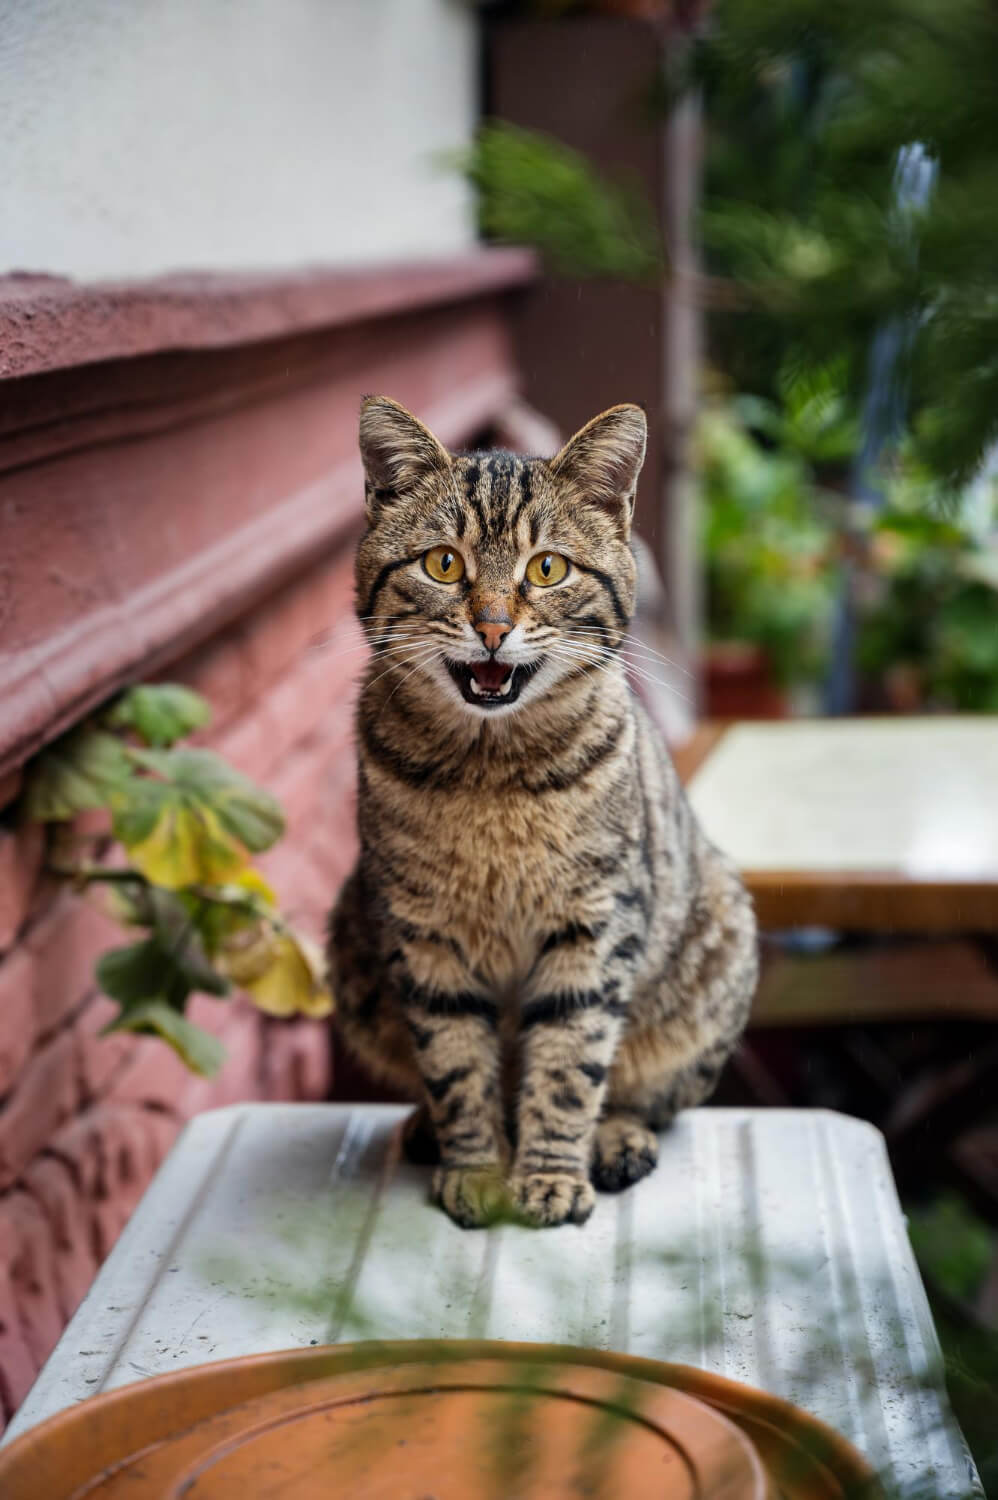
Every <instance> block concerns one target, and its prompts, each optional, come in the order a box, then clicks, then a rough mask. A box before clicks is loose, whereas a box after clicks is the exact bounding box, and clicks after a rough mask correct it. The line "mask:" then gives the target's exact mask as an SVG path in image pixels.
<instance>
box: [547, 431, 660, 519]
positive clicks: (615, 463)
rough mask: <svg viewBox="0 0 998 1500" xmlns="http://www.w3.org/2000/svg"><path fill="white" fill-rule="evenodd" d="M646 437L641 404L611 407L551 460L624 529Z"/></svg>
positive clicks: (555, 468)
mask: <svg viewBox="0 0 998 1500" xmlns="http://www.w3.org/2000/svg"><path fill="white" fill-rule="evenodd" d="M647 441H648V424H647V422H646V421H645V414H644V412H643V411H642V410H641V408H640V406H632V405H630V404H626V405H623V406H611V407H610V409H609V411H605V412H602V413H601V414H600V416H598V417H593V419H592V421H591V422H587V423H586V425H585V427H583V428H582V429H581V430H580V431H579V432H577V433H576V434H575V436H574V437H573V438H569V440H568V442H567V443H566V444H565V446H564V448H562V450H561V452H560V453H559V454H558V455H557V457H555V458H553V459H552V460H551V472H552V473H553V474H554V476H555V478H556V479H559V480H561V481H562V483H565V484H569V485H571V487H572V489H573V490H575V491H576V493H577V494H578V497H579V499H580V500H584V501H586V500H587V501H589V502H590V503H591V504H594V505H598V506H599V507H600V509H601V510H604V511H606V512H607V514H608V515H610V516H611V517H612V518H613V519H614V520H615V521H617V522H618V523H619V525H620V526H621V529H622V530H623V531H624V532H625V533H626V531H627V530H628V529H629V527H630V524H631V516H632V515H633V513H634V495H635V491H636V490H637V486H638V475H639V474H640V473H641V465H642V464H643V463H644V461H645V445H646V443H647Z"/></svg>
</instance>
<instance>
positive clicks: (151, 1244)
mask: <svg viewBox="0 0 998 1500" xmlns="http://www.w3.org/2000/svg"><path fill="white" fill-rule="evenodd" d="M404 1115H405V1110H402V1109H397V1108H395V1107H394V1106H382V1105H363V1106H351V1105H281V1104H246V1105H239V1106H235V1107H233V1108H231V1109H223V1110H217V1111H213V1112H210V1113H207V1114H204V1115H201V1116H199V1117H198V1118H197V1119H195V1120H194V1121H193V1123H192V1124H191V1125H189V1126H188V1128H187V1130H186V1131H185V1132H184V1134H183V1136H182V1137H181V1139H180V1141H179V1142H178V1143H177V1145H176V1146H175V1147H174V1150H173V1151H172V1153H171V1154H170V1156H169V1158H168V1159H167V1161H166V1163H165V1164H164V1166H163V1167H162V1168H161V1170H160V1172H159V1174H158V1175H157V1177H156V1179H155V1181H154V1182H153V1184H152V1186H151V1188H150V1189H149V1191H148V1193H147V1194H146V1196H145V1198H144V1199H143V1201H142V1203H141V1204H140V1206H139V1208H138V1210H137V1211H136V1213H135V1214H134V1216H133V1218H132V1219H131V1221H130V1223H129V1224H128V1226H127V1228H126V1229H125V1231H124V1233H123V1234H122V1236H121V1239H120V1240H119V1241H118V1244H117V1245H116V1247H115V1249H114V1251H113V1252H112V1254H111V1255H110V1257H109V1258H108V1260H107V1262H106V1263H105V1265H104V1267H103V1269H102V1270H101V1272H100V1274H99V1276H98V1278H97V1280H96V1282H95V1283H94V1286H93V1288H92V1289H91V1291H90V1293H89V1295H88V1296H87V1298H86V1300H85V1301H84V1303H83V1305H82V1306H81V1307H80V1309H79V1311H78V1312H77V1314H76V1316H75V1317H74V1319H73V1321H72V1323H71V1324H70V1326H69V1328H68V1329H67V1331H66V1333H65V1334H64V1336H63V1338H62V1340H61V1341H60V1343H59V1345H58V1347H57V1348H56V1350H55V1352H54V1353H53V1355H52V1357H51V1358H50V1360H49V1361H48V1363H47V1365H46V1366H45V1368H44V1370H43V1371H42V1372H41V1374H40V1376H39V1378H38V1380H37V1382H36V1384H35V1386H34V1388H33V1390H32V1391H31V1393H30V1394H29V1396H28V1398H27V1400H26V1401H25V1403H24V1405H23V1407H22V1408H21V1410H20V1412H19V1413H18V1415H17V1416H16V1418H15V1420H14V1422H13V1423H12V1424H11V1427H10V1429H9V1432H8V1437H13V1436H16V1435H17V1434H18V1433H20V1432H23V1431H24V1430H25V1429H26V1428H28V1427H29V1426H31V1425H32V1424H33V1423H36V1422H39V1421H41V1420H42V1419H43V1418H44V1417H47V1416H49V1415H51V1414H52V1413H53V1412H56V1411H59V1410H61V1409H62V1408H63V1407H65V1406H67V1405H69V1404H70V1403H72V1402H76V1401H82V1400H84V1399H85V1398H86V1397H87V1396H90V1395H93V1394H95V1393H96V1392H98V1391H105V1390H110V1389H113V1388H114V1387H116V1386H121V1385H126V1384H128V1383H129V1382H130V1381H134V1380H138V1379H141V1378H144V1377H146V1376H151V1375H158V1374H161V1373H163V1372H165V1371H169V1370H176V1369H177V1368H179V1367H180V1366H183V1365H192V1364H200V1363H202V1362H204V1361H206V1360H217V1359H224V1358H228V1357H231V1356H234V1355H242V1354H248V1353H256V1352H262V1351H265V1350H272V1349H282V1348H288V1347H291V1346H295V1345H299V1346H300V1345H309V1344H313V1343H318V1344H324V1343H341V1342H346V1341H352V1340H357V1339H367V1338H384V1339H405V1338H468V1337H473V1338H494V1339H517V1340H528V1341H537V1342H542V1343H566V1344H576V1345H584V1346H587V1347H592V1348H599V1349H613V1350H617V1351H619V1352H625V1353H632V1354H638V1355H645V1356H649V1357H652V1358H657V1359H665V1360H670V1361H681V1362H684V1363H689V1364H694V1365H699V1366H701V1367H703V1368H705V1369H710V1370H714V1371H717V1372H719V1373H721V1374H724V1375H727V1376H730V1377H732V1378H733V1379H736V1380H744V1381H748V1382H750V1383H751V1384H753V1385H757V1386H762V1387H764V1388H765V1389H767V1390H769V1391H772V1392H775V1393H777V1394H778V1395H781V1396H784V1397H786V1398H788V1399H789V1400H791V1401H795V1402H797V1403H799V1404H800V1405H801V1406H804V1407H806V1408H808V1409H809V1410H810V1411H812V1412H814V1413H815V1414H816V1415H817V1416H819V1417H821V1418H823V1419H824V1420H825V1421H827V1422H829V1423H831V1424H832V1425H833V1426H835V1427H838V1428H839V1429H841V1430H842V1431H843V1432H845V1433H846V1435H847V1436H849V1437H850V1438H851V1439H852V1440H853V1442H855V1443H856V1444H857V1446H858V1447H859V1448H860V1449H862V1451H863V1452H864V1453H866V1455H867V1456H868V1458H869V1459H870V1460H871V1461H872V1462H873V1463H874V1464H875V1465H876V1466H877V1467H878V1469H880V1470H881V1471H882V1472H884V1473H885V1475H887V1476H888V1477H889V1478H890V1479H891V1480H892V1481H893V1482H894V1484H896V1485H897V1487H898V1489H899V1490H900V1491H901V1493H905V1492H907V1493H912V1492H913V1491H914V1490H915V1489H916V1488H917V1487H918V1486H919V1485H921V1484H924V1482H925V1481H926V1478H927V1476H929V1475H930V1474H931V1475H932V1477H933V1480H934V1485H935V1488H934V1490H933V1494H935V1495H938V1496H951V1495H952V1496H962V1495H966V1494H971V1493H976V1494H979V1493H980V1490H979V1489H978V1488H975V1487H976V1485H977V1480H976V1476H975V1474H974V1471H973V1467H972V1465H971V1463H970V1460H969V1458H968V1456H967V1453H966V1449H965V1446H964V1443H963V1440H962V1438H961V1435H960V1433H959V1430H958V1428H957V1427H956V1425H955V1423H954V1420H953V1418H952V1416H951V1414H950V1412H949V1409H948V1406H947V1403H946V1400H945V1397H944V1395H943V1394H942V1390H941V1377H940V1372H939V1350H938V1345H937V1341H936V1336H935V1332H934V1329H933V1326H932V1321H931V1317H930V1314H929V1309H928V1305H927V1303H926V1299H925V1294H924V1291H923V1288H922V1285H921V1282H920V1280H919V1276H918V1272H917V1270H916V1267H915V1263H914V1260H913V1258H912V1254H911V1250H910V1248H909V1244H908V1240H907V1236H906V1233H905V1227H904V1221H903V1218H902V1215H901V1211H900V1208H899V1205H898V1201H897V1196H896V1193H895V1190H894V1184H893V1180H892V1178H891V1173H890V1168H889V1166H888V1161H887V1155H886V1152H885V1150H884V1145H883V1141H882V1139H881V1137H880V1135H879V1134H878V1132H877V1131H876V1130H874V1129H873V1128H872V1127H871V1126H869V1125H866V1124H864V1123H862V1122H860V1121H857V1120H852V1119H848V1118H846V1117H845V1116H841V1115H835V1114H830V1113H827V1112H824V1111H811V1110H739V1109H702V1110H698V1111H695V1112H693V1113H689V1114H685V1115H683V1116H681V1117H680V1119H679V1121H678V1122H677V1124H676V1126H675V1127H674V1128H673V1129H672V1130H671V1131H670V1132H669V1133H668V1134H667V1135H665V1136H664V1137H663V1144H662V1154H661V1160H660V1163H659V1166H658V1168H657V1170H656V1171H655V1172H654V1173H653V1174H652V1175H651V1176H650V1177H648V1178H646V1179H645V1181H644V1182H642V1183H640V1184H639V1185H638V1186H637V1187H636V1188H634V1189H632V1190H631V1191H629V1192H627V1193H624V1194H622V1195H620V1196H619V1197H601V1198H600V1200H599V1202H598V1205H597V1208H596V1210H595V1212H594V1214H593V1217H592V1218H591V1220H590V1221H589V1223H588V1224H587V1225H586V1226H585V1227H584V1228H582V1229H579V1228H576V1227H575V1226H565V1227H563V1228H561V1229H554V1230H543V1231H537V1230H528V1229H524V1228H520V1227H517V1226H512V1225H502V1226H498V1227H496V1228H493V1229H490V1230H488V1231H479V1232H468V1231H462V1230H459V1229H457V1228H455V1227H454V1225H453V1224H451V1223H450V1221H449V1220H448V1219H447V1218H446V1217H445V1216H444V1215H443V1214H442V1213H440V1212H439V1211H438V1210H437V1209H434V1208H432V1207H431V1206H430V1205H429V1204H428V1202H427V1196H426V1193H427V1173H426V1171H425V1170H423V1169H420V1168H416V1167H413V1166H410V1165H409V1164H407V1163H406V1162H404V1161H403V1160H401V1159H400V1157H399V1149H398V1125H399V1122H400V1121H401V1119H402V1118H404Z"/></svg>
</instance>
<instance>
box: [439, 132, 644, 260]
mask: <svg viewBox="0 0 998 1500" xmlns="http://www.w3.org/2000/svg"><path fill="white" fill-rule="evenodd" d="M448 161H449V162H450V164H451V165H453V166H456V167H458V169H459V170H460V171H461V172H462V173H463V174H464V176H465V177H466V178H467V179H468V181H469V182H470V183H471V185H472V187H473V188H474V190H475V193H476V195H477V199H478V212H479V218H480V222H481V226H482V229H483V231H484V232H485V234H486V235H488V236H489V237H490V238H491V239H494V240H498V241H499V242H501V243H503V244H516V245H532V246H533V247H534V248H535V249H536V250H538V251H539V252H540V254H541V256H542V257H543V259H544V262H545V264H546V265H547V267H548V268H549V270H551V271H553V272H555V273H556V274H558V275H561V276H570V277H578V278H587V277H597V276H605V277H612V278H616V279H618V280H621V281H639V282H641V281H650V280H654V279H655V278H656V277H657V276H660V275H661V273H662V252H661V247H660V243H659V240H658V237H657V234H656V230H655V226H654V222H653V220H652V217H651V211H650V209H649V207H648V205H647V203H646V202H645V200H644V199H643V197H642V195H641V193H640V192H639V191H637V190H629V189H628V188H627V187H626V186H622V185H620V184H617V183H610V182H607V181H605V180H604V179H603V178H602V177H601V176H600V175H599V173H598V172H596V171H595V169H594V168H593V167H592V166H591V165H590V163H589V162H588V161H587V160H586V158H585V157H584V156H581V155H579V153H578V152H576V151H571V150H569V148H568V147H567V146H563V145H561V144H560V142H558V141H556V140H554V139H553V138H551V137H550V136H544V135H539V134H537V133H536V132H534V131H529V130H521V129H519V128H517V127H516V126H513V125H508V124H505V123H503V122H502V121H494V122H492V123H490V124H486V125H484V126H483V127H482V129H481V130H480V131H479V133H478V136H477V138H476V140H475V143H474V145H473V146H472V147H471V148H470V149H469V150H468V151H464V152H460V153H458V154H456V155H453V156H451V157H449V158H448Z"/></svg>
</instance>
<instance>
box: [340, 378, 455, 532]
mask: <svg viewBox="0 0 998 1500" xmlns="http://www.w3.org/2000/svg"><path fill="white" fill-rule="evenodd" d="M360 456H361V458H362V459H363V461H364V475H365V479H366V483H365V486H364V491H365V503H366V505H367V514H368V518H369V519H370V520H371V521H373V520H375V519H376V517H377V516H378V515H379V514H380V512H381V511H382V510H383V509H384V508H385V507H386V506H388V505H391V504H392V503H393V502H394V501H396V500H398V499H400V498H401V497H402V496H403V495H405V494H407V493H408V492H409V491H410V490H411V489H413V488H414V486H415V485H417V484H418V483H419V482H420V480H422V479H426V478H427V477H428V476H430V475H432V474H440V475H444V474H447V473H448V472H449V471H450V455H449V454H448V452H447V449H446V448H445V447H444V446H443V444H442V443H439V442H438V441H437V439H436V438H435V437H434V436H433V433H432V432H431V431H430V429H429V428H428V427H424V426H423V424H422V422H419V421H417V419H416V418H415V417H414V416H413V415H412V412H410V411H406V409H405V407H404V406H400V405H399V403H398V402H397V401H392V400H391V399H390V398H389V397H388V396H365V397H364V400H363V402H362V403H361V408H360Z"/></svg>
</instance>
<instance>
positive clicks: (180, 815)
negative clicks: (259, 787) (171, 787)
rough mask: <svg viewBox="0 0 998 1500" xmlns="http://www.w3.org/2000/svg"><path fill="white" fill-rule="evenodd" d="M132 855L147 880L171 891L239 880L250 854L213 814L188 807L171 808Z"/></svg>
mask: <svg viewBox="0 0 998 1500" xmlns="http://www.w3.org/2000/svg"><path fill="white" fill-rule="evenodd" d="M129 853H130V855H131V858H132V863H133V864H134V865H135V867H136V869H138V870H140V871H141V872H142V874H143V875H144V876H145V877H146V879H147V880H151V881H152V883H153V884H154V885H160V886H163V887H165V889H166V890H170V891H177V890H181V889H182V888H183V887H184V886H187V885H199V884H203V885H220V884H222V883H224V882H225V881H231V880H235V879H236V877H237V876H238V875H239V874H240V873H241V871H242V870H243V868H244V867H245V864H246V851H245V849H244V848H243V847H242V845H241V844H238V843H237V842H236V840H235V839H234V838H232V837H231V835H229V834H227V833H226V832H225V830H224V828H223V827H222V825H221V823H220V822H219V820H218V818H217V817H216V815H215V813H214V812H212V810H211V808H209V807H203V806H202V807H198V808H194V807H192V806H190V805H189V804H187V803H184V802H172V801H171V802H169V803H168V804H167V805H166V806H165V807H164V808H163V810H162V812H161V813H160V815H159V817H158V818H157V819H156V822H155V824H154V825H153V829H152V832H151V833H149V834H148V835H147V836H146V837H145V838H144V839H143V840H142V841H141V842H140V843H138V844H133V845H132V846H131V848H130V849H129Z"/></svg>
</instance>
